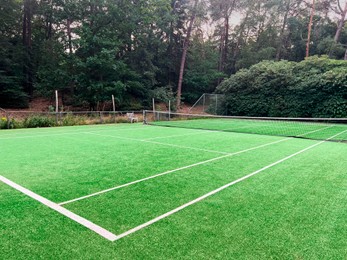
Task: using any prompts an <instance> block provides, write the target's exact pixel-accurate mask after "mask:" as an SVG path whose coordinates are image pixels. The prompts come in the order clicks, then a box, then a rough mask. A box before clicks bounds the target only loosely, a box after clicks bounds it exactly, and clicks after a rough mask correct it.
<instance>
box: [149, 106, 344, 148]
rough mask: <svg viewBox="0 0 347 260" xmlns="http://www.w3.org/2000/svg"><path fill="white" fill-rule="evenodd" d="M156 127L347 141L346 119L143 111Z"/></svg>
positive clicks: (150, 122) (150, 123)
mask: <svg viewBox="0 0 347 260" xmlns="http://www.w3.org/2000/svg"><path fill="white" fill-rule="evenodd" d="M144 123H145V124H149V125H156V126H166V127H180V128H190V129H200V130H212V131H225V132H237V133H248V134H260V135H274V136H288V137H296V138H306V139H315V140H327V139H329V140H332V141H340V142H347V118H281V117H241V116H215V115H201V114H183V113H171V112H160V111H155V112H153V111H144Z"/></svg>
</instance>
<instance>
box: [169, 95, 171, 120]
mask: <svg viewBox="0 0 347 260" xmlns="http://www.w3.org/2000/svg"><path fill="white" fill-rule="evenodd" d="M170 118H171V100H169V121H170Z"/></svg>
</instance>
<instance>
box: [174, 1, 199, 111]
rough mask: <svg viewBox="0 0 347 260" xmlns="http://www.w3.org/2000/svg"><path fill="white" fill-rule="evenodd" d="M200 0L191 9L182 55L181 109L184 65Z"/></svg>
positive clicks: (179, 79) (178, 103)
mask: <svg viewBox="0 0 347 260" xmlns="http://www.w3.org/2000/svg"><path fill="white" fill-rule="evenodd" d="M198 3H199V0H194V5H193V8H192V9H191V15H190V18H189V24H188V28H187V35H186V37H185V39H184V41H183V52H182V57H181V65H180V73H179V77H178V85H177V97H176V108H177V109H180V107H181V96H182V82H183V73H184V66H185V63H186V57H187V52H188V47H189V41H190V35H191V33H192V30H193V24H194V21H195V17H196V12H197V6H198Z"/></svg>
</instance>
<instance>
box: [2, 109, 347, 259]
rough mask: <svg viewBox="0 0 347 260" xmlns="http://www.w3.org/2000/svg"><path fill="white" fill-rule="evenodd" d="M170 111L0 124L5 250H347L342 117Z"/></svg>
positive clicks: (228, 253)
mask: <svg viewBox="0 0 347 260" xmlns="http://www.w3.org/2000/svg"><path fill="white" fill-rule="evenodd" d="M170 116H171V115H170ZM153 118H155V116H153ZM165 118H167V115H165ZM169 119H170V120H166V121H153V122H152V123H151V124H150V125H144V124H141V123H138V124H112V125H95V126H75V127H60V128H40V129H23V130H9V131H1V132H0V158H1V167H0V206H1V207H0V211H1V212H0V226H1V229H0V237H1V242H0V245H1V254H2V255H3V256H4V258H5V259H11V258H16V259H20V258H21V257H24V256H25V258H26V259H28V258H32V259H37V258H59V259H63V258H65V259H66V258H83V259H85V258H89V259H95V258H101V259H104V258H107V259H110V258H114V259H129V258H156V259H164V258H165V259H173V258H257V259H268V258H295V259H297V258H305V259H306V258H309V259H311V258H327V259H328V258H330V259H331V258H336V259H338V258H341V256H343V255H346V254H347V242H346V240H345V234H346V233H347V222H346V218H347V210H346V207H345V205H346V203H347V178H346V173H347V172H346V169H347V160H346V156H347V144H346V143H345V141H347V125H346V124H345V123H341V122H330V123H327V122H325V123H324V124H322V123H316V122H315V123H310V124H307V122H305V124H300V125H298V124H296V126H294V124H292V123H291V125H284V126H283V125H281V127H280V128H277V129H287V130H288V129H289V130H288V131H289V132H286V133H283V131H282V130H281V131H282V132H281V133H282V134H279V133H280V132H279V131H277V130H276V131H275V130H274V129H276V126H275V125H274V124H268V123H266V122H267V121H259V122H257V123H254V122H252V121H245V120H236V119H235V120H232V121H231V120H229V121H228V120H226V119H223V122H224V123H223V122H221V120H220V119H219V121H213V122H212V123H210V121H212V120H211V118H209V119H208V120H205V119H203V118H200V119H196V120H184V119H180V120H176V121H175V120H172V119H171V118H169ZM231 122H232V123H231ZM223 124H224V125H223ZM163 126H175V127H163ZM241 129H242V130H241ZM264 129H268V130H266V131H265V132H264ZM274 131H275V132H274ZM293 136H296V137H300V138H295V137H293ZM28 256H29V257H28Z"/></svg>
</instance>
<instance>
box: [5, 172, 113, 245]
mask: <svg viewBox="0 0 347 260" xmlns="http://www.w3.org/2000/svg"><path fill="white" fill-rule="evenodd" d="M0 181H2V182H3V183H5V184H7V185H8V186H10V187H12V188H14V189H16V190H18V191H20V192H22V193H23V194H25V195H27V196H29V197H31V198H32V199H34V200H37V201H38V202H40V203H42V204H44V205H45V206H47V207H49V208H51V209H53V210H55V211H57V212H59V213H60V214H62V215H64V216H66V217H68V218H69V219H71V220H73V221H75V222H77V223H79V224H81V225H82V226H84V227H86V228H88V229H90V230H92V231H94V232H95V233H97V234H99V235H100V236H102V237H104V238H106V239H108V240H110V241H114V240H116V239H117V236H116V235H115V234H113V233H111V232H110V231H108V230H106V229H104V228H102V227H100V226H98V225H96V224H94V223H93V222H91V221H89V220H87V219H85V218H83V217H81V216H79V215H77V214H75V213H72V212H71V211H69V210H67V209H65V208H63V207H62V206H59V205H58V204H56V203H54V202H52V201H50V200H48V199H46V198H44V197H42V196H40V195H38V194H36V193H34V192H32V191H30V190H28V189H26V188H24V187H22V186H20V185H18V184H17V183H14V182H12V181H10V180H9V179H7V178H5V177H3V176H1V175H0Z"/></svg>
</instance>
